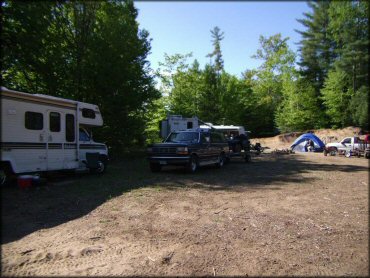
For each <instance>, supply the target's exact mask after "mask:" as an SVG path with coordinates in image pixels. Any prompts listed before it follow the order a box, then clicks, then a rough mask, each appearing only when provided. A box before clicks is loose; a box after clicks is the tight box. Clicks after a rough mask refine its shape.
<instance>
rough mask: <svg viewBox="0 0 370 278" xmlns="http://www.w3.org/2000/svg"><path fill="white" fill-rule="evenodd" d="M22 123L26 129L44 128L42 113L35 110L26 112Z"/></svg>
mask: <svg viewBox="0 0 370 278" xmlns="http://www.w3.org/2000/svg"><path fill="white" fill-rule="evenodd" d="M24 125H25V127H26V128H27V129H31V130H42V129H43V128H44V119H43V115H42V114H41V113H36V112H26V113H25V116H24Z"/></svg>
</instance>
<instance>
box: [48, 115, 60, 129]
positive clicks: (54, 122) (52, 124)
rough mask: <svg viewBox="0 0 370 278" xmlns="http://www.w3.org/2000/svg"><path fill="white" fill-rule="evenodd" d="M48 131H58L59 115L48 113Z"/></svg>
mask: <svg viewBox="0 0 370 278" xmlns="http://www.w3.org/2000/svg"><path fill="white" fill-rule="evenodd" d="M49 129H50V131H52V132H59V131H60V114H59V113H57V112H50V114H49Z"/></svg>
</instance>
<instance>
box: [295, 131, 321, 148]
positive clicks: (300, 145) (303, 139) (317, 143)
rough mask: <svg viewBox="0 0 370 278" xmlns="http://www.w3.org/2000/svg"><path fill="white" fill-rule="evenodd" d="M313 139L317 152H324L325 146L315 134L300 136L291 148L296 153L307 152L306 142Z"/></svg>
mask: <svg viewBox="0 0 370 278" xmlns="http://www.w3.org/2000/svg"><path fill="white" fill-rule="evenodd" d="M309 139H311V140H312V141H313V142H314V145H315V150H314V151H315V152H322V151H323V150H324V147H325V144H324V143H323V142H322V141H321V140H320V139H319V138H318V137H317V136H316V135H314V134H313V133H305V134H302V135H301V136H299V137H298V138H297V139H296V140H295V141H294V142H293V144H292V145H291V146H290V148H291V150H292V151H296V152H306V151H307V150H306V148H305V145H306V142H307V141H308V140H309Z"/></svg>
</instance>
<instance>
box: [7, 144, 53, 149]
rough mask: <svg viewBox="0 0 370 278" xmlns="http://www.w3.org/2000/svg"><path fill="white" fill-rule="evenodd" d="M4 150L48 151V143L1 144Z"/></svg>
mask: <svg viewBox="0 0 370 278" xmlns="http://www.w3.org/2000/svg"><path fill="white" fill-rule="evenodd" d="M1 148H2V149H46V143H26V142H1Z"/></svg>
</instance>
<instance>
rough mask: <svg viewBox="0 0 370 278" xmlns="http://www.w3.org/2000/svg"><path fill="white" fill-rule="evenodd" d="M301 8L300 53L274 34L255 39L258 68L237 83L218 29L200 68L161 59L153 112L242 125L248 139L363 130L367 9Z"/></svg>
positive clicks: (354, 4) (359, 5)
mask: <svg viewBox="0 0 370 278" xmlns="http://www.w3.org/2000/svg"><path fill="white" fill-rule="evenodd" d="M308 5H309V7H310V12H308V13H305V14H304V15H303V16H302V17H303V18H302V19H299V20H298V21H299V22H300V23H301V24H302V30H296V31H297V32H299V33H300V34H301V36H302V40H301V41H300V43H299V52H298V53H294V52H293V51H292V50H291V49H290V48H289V46H288V40H289V38H284V37H282V35H281V34H276V35H273V36H270V37H265V36H260V41H259V42H260V46H259V49H257V50H256V53H255V55H253V58H255V59H259V60H261V62H262V64H261V66H260V67H259V68H258V69H254V70H246V71H245V72H244V73H243V75H242V77H241V78H239V77H236V76H233V75H231V74H229V73H227V72H226V71H225V70H224V67H223V64H224V61H223V59H222V47H220V45H221V41H222V39H223V38H224V34H223V33H221V30H220V29H219V28H218V27H215V28H214V29H213V30H211V37H212V43H213V50H212V52H211V53H210V54H209V55H207V56H208V57H211V58H213V61H211V62H210V63H209V64H207V65H206V66H205V67H204V68H203V69H201V68H200V67H199V63H198V62H197V60H194V61H192V62H191V61H190V58H191V54H187V55H180V54H176V55H172V56H168V55H166V57H165V60H164V63H163V64H162V68H161V71H159V72H158V75H159V76H160V77H161V85H162V88H161V91H162V92H165V93H166V95H165V96H164V97H162V99H161V100H160V101H159V102H158V106H157V107H161V108H160V110H159V111H160V112H161V113H162V114H161V113H157V114H156V115H157V116H158V117H163V116H164V113H165V112H168V111H169V112H170V113H173V114H182V115H184V116H192V115H197V116H199V118H201V119H202V120H205V121H209V122H212V123H214V124H223V123H225V124H234V125H235V124H238V125H244V126H246V127H247V129H248V130H250V131H252V136H254V137H256V136H268V135H273V134H276V133H278V132H290V131H303V130H309V129H317V128H341V127H345V126H348V125H355V126H360V127H363V128H365V129H368V107H367V105H368V92H369V83H368V82H369V79H368V69H369V48H368V46H369V35H368V26H369V25H368V11H369V9H368V6H369V4H368V2H366V1H333V2H330V1H318V2H309V3H308ZM226 35H227V34H226ZM297 65H298V66H297ZM163 104H166V107H167V110H163V108H162V107H163ZM152 130H153V129H152ZM153 136H154V134H153Z"/></svg>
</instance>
